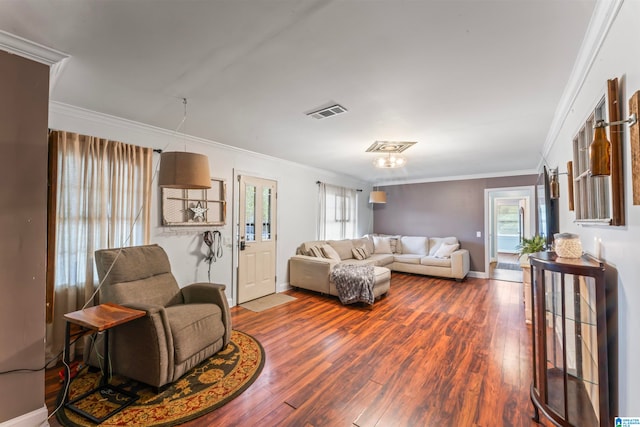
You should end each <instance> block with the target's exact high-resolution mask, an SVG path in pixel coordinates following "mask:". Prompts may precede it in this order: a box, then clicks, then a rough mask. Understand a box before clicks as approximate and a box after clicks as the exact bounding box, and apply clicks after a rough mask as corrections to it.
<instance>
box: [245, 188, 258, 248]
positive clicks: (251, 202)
mask: <svg viewBox="0 0 640 427" xmlns="http://www.w3.org/2000/svg"><path fill="white" fill-rule="evenodd" d="M244 218H245V239H246V241H247V242H255V241H256V186H255V185H247V186H246V187H245V216H244Z"/></svg>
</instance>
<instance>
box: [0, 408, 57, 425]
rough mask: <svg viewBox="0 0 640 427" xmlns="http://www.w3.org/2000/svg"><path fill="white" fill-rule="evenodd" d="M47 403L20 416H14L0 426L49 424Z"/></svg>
mask: <svg viewBox="0 0 640 427" xmlns="http://www.w3.org/2000/svg"><path fill="white" fill-rule="evenodd" d="M48 415H49V413H48V412H47V405H44V406H42V408H40V409H36V410H35V411H31V412H28V413H26V414H23V415H20V416H19V417H16V418H12V419H10V420H7V421H5V422H2V423H0V427H33V426H39V427H42V426H48V425H49V421H48Z"/></svg>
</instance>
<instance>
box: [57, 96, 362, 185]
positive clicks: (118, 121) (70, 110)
mask: <svg viewBox="0 0 640 427" xmlns="http://www.w3.org/2000/svg"><path fill="white" fill-rule="evenodd" d="M56 116H62V117H70V118H73V119H77V120H80V121H82V122H93V123H97V124H100V125H103V126H105V127H109V128H116V129H124V130H126V131H133V132H139V133H141V134H145V135H149V136H151V137H154V136H156V137H157V136H160V135H163V136H169V137H172V138H180V141H181V142H191V143H196V144H202V145H206V146H209V147H216V148H218V149H220V150H226V151H231V152H237V153H242V154H247V155H251V156H252V157H254V158H258V159H264V160H269V161H277V162H280V163H283V164H288V165H292V166H295V167H298V168H302V169H305V170H308V171H312V172H314V173H317V174H318V176H319V177H322V179H323V180H326V179H329V178H331V177H335V178H339V179H344V178H349V179H351V180H353V181H354V182H357V183H358V184H357V185H366V184H367V182H366V181H365V180H362V179H360V178H358V177H355V176H352V175H348V174H341V173H338V172H334V171H331V170H325V169H320V168H317V167H314V166H309V165H305V164H304V163H297V162H294V161H291V160H286V159H281V158H279V157H274V156H270V155H268V154H262V153H257V152H255V151H250V150H246V149H244V148H238V147H234V146H232V145H226V144H223V143H220V142H216V141H212V140H209V139H205V138H199V137H196V136H191V135H186V134H182V133H178V132H177V131H175V130H168V129H164V128H160V127H157V126H152V125H148V124H145V123H141V122H136V121H133V120H128V119H123V118H121V117H117V116H112V115H109V114H104V113H100V112H97V111H93V110H89V109H86V108H81V107H76V106H75V105H70V104H65V103H63V102H57V101H49V119H50V120H51V118H52V117H56ZM49 126H50V127H51V122H50V125H49ZM66 130H70V131H75V130H73V129H66ZM154 148H160V149H166V147H154ZM354 185H355V184H354Z"/></svg>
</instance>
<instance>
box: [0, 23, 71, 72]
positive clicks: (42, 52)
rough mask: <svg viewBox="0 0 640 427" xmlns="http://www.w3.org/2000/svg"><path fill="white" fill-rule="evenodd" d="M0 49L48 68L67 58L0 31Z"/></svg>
mask: <svg viewBox="0 0 640 427" xmlns="http://www.w3.org/2000/svg"><path fill="white" fill-rule="evenodd" d="M0 49H1V50H4V51H7V52H9V53H12V54H14V55H19V56H22V57H23V58H27V59H30V60H32V61H36V62H39V63H41V64H45V65H48V66H50V67H51V66H53V65H55V64H57V63H59V62H61V61H63V60H65V59H67V58H68V57H69V55H67V54H66V53H64V52H60V51H59V50H56V49H52V48H50V47H47V46H44V45H41V44H39V43H35V42H32V41H30V40H27V39H25V38H22V37H19V36H16V35H14V34H11V33H7V32H6V31H2V30H0Z"/></svg>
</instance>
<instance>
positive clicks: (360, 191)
mask: <svg viewBox="0 0 640 427" xmlns="http://www.w3.org/2000/svg"><path fill="white" fill-rule="evenodd" d="M316 184H317V185H320V184H326V182H324V183H323V182H322V181H316ZM329 185H333V184H329ZM336 187H338V186H337V185H336ZM356 191H357V192H358V193H362V188H356Z"/></svg>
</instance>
